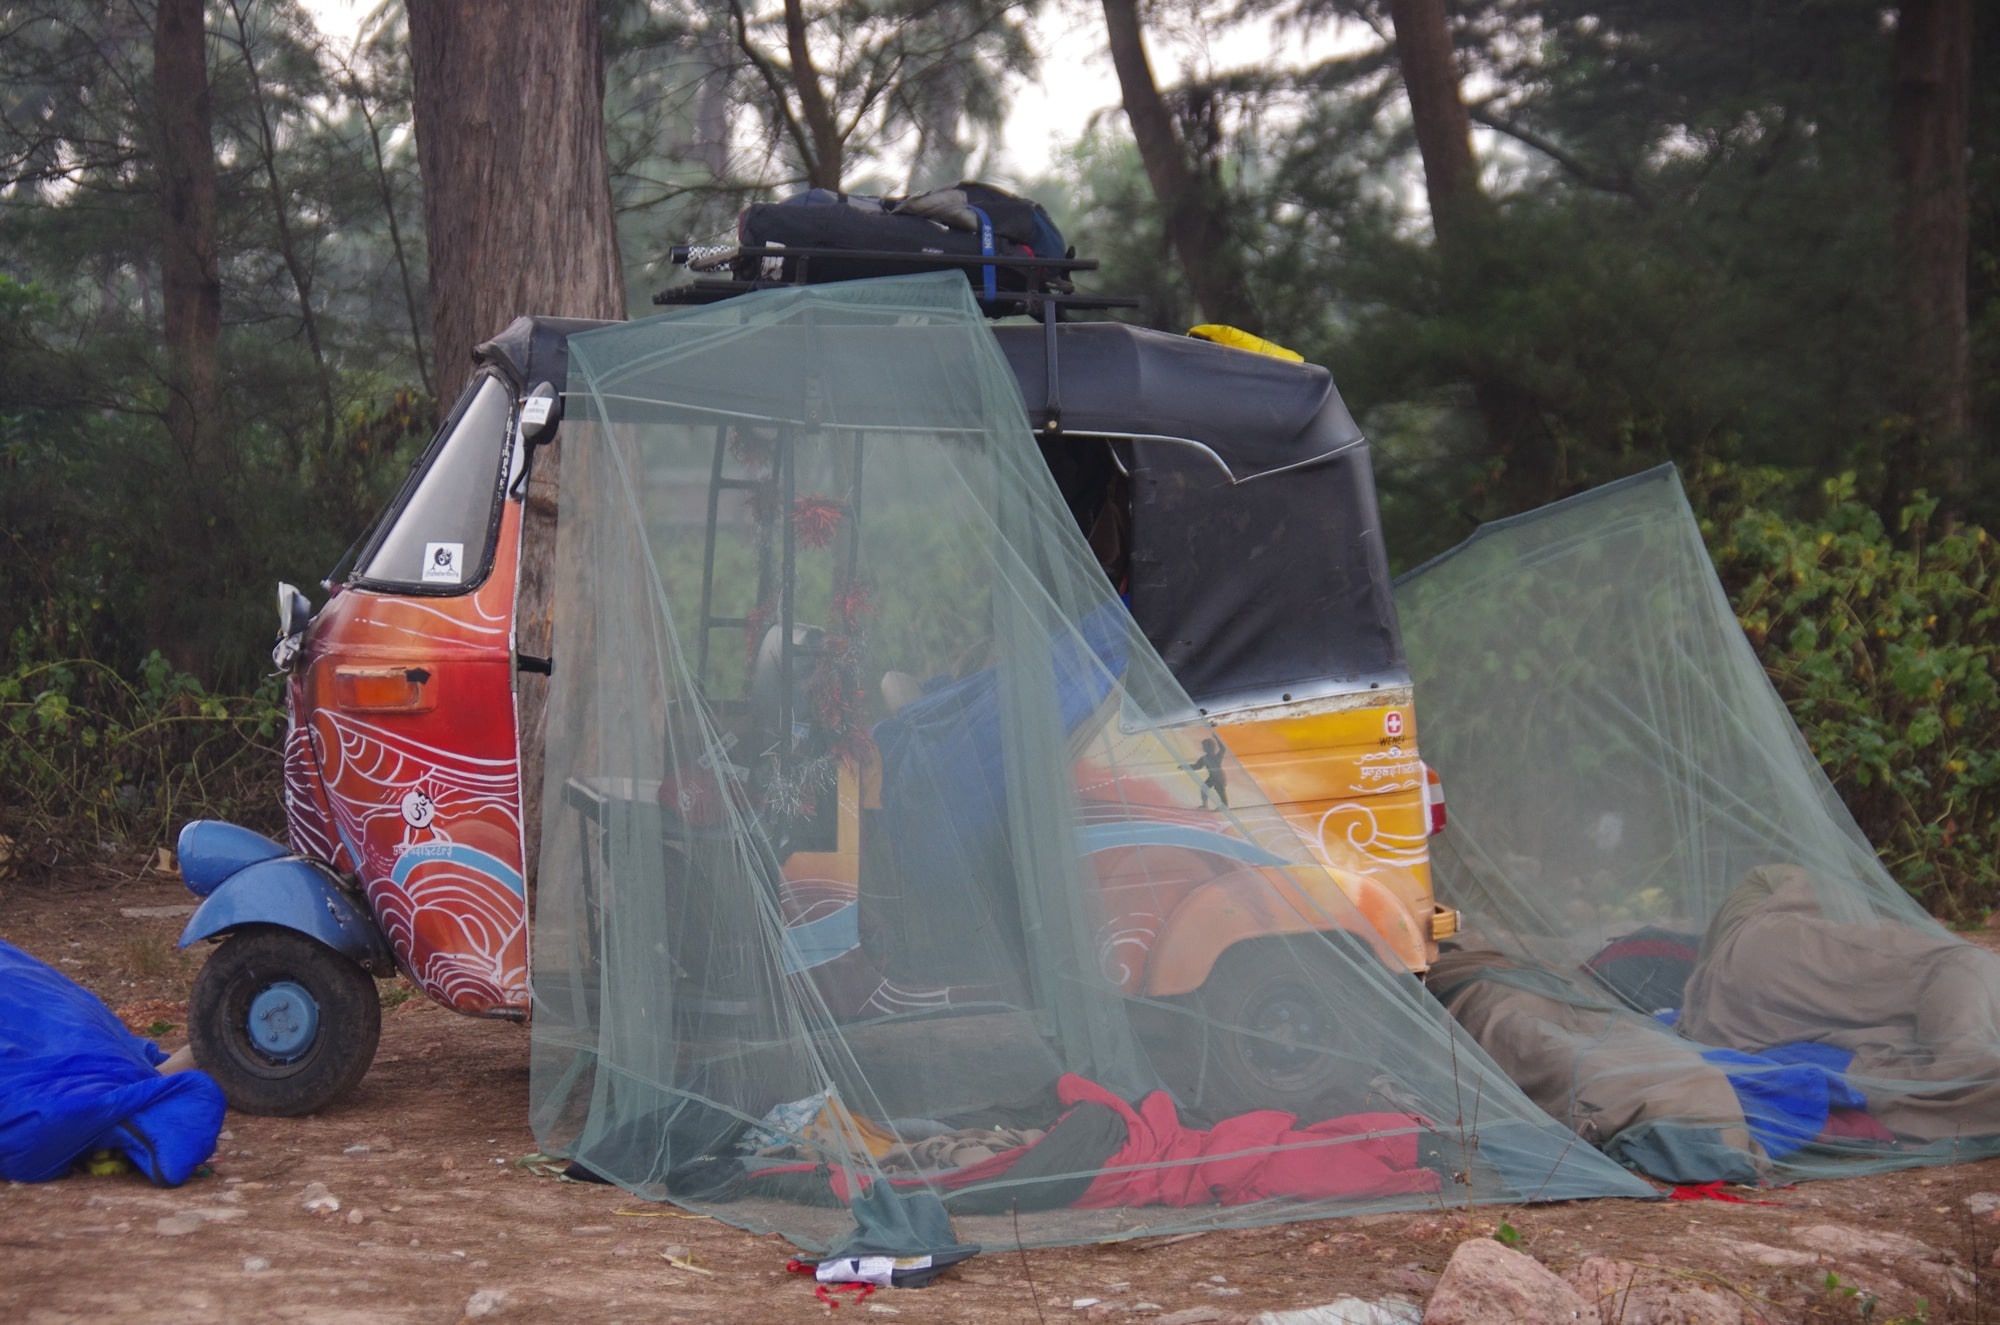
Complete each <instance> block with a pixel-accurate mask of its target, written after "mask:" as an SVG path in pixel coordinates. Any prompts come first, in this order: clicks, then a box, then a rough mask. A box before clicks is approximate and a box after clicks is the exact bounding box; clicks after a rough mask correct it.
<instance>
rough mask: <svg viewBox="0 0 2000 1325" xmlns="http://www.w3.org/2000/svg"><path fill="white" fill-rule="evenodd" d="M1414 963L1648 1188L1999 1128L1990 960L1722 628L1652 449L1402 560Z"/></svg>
mask: <svg viewBox="0 0 2000 1325" xmlns="http://www.w3.org/2000/svg"><path fill="white" fill-rule="evenodd" d="M1397 605H1398V609H1399V611H1400V613H1401V616H1402V621H1403V629H1404V636H1405V639H1406V641H1407V643H1408V648H1409V653H1410V663H1411V669H1412V672H1413V674H1414V675H1415V677H1416V685H1417V693H1418V694H1419V695H1421V696H1422V697H1423V703H1424V718H1425V729H1424V751H1425V754H1426V756H1427V757H1428V758H1429V759H1431V760H1432V761H1433V763H1435V765H1436V766H1437V767H1438V768H1439V769H1440V770H1442V772H1443V775H1444V777H1445V779H1446V783H1447V785H1448V787H1449V788H1450V791H1451V802H1450V805H1451V824H1450V827H1449V828H1448V829H1447V831H1446V833H1445V834H1444V836H1443V837H1442V838H1440V839H1438V841H1439V842H1440V843H1441V844H1442V845H1441V846H1440V847H1437V848H1434V851H1433V868H1434V870H1435V872H1436V878H1437V880H1438V884H1437V886H1438V890H1439V893H1440V896H1441V897H1442V899H1443V900H1445V901H1447V902H1449V903H1451V904H1453V905H1456V906H1458V907H1460V908H1462V910H1463V911H1464V913H1465V925H1464V929H1463V931H1462V933H1461V935H1460V938H1459V941H1458V945H1457V946H1458V949H1459V950H1458V951H1455V952H1451V953H1448V954H1446V955H1445V956H1444V957H1443V958H1442V959H1441V960H1440V961H1439V962H1438V963H1437V965H1436V966H1435V967H1434V968H1433V969H1432V971H1431V972H1430V974H1429V977H1428V980H1429V985H1430V988H1431V990H1432V992H1433V993H1435V994H1436V995H1437V996H1438V997H1439V998H1440V999H1441V1000H1442V1001H1443V1002H1444V1003H1445V1005H1446V1006H1447V1007H1449V1008H1450V1009H1451V1010H1452V1012H1453V1013H1454V1014H1455V1015H1456V1016H1457V1018H1458V1019H1459V1021H1460V1022H1461V1023H1463V1025H1464V1026H1465V1027H1466V1028H1467V1029H1468V1030H1470V1031H1472V1032H1473V1034H1474V1035H1475V1036H1477V1038H1478V1039H1479V1041H1480V1043H1481V1044H1482V1045H1484V1046H1485V1047H1486V1048H1487V1049H1488V1050H1490V1051H1491V1052H1492V1053H1493V1055H1494V1056H1495V1058H1496V1059H1497V1060H1498V1061H1499V1062H1500V1064H1501V1065H1502V1066H1503V1067H1505V1068H1506V1069H1507V1071H1508V1072H1510V1073H1511V1074H1512V1075H1513V1076H1514V1078H1515V1080H1516V1081H1517V1082H1519V1083H1520V1084H1521V1086H1522V1087H1523V1088H1524V1089H1525V1090H1526V1091H1527V1092H1528V1094H1529V1095H1531V1096H1532V1097H1533V1098H1534V1099H1536V1100H1537V1101H1538V1102H1539V1103H1540V1104H1542V1105H1543V1107H1545V1108H1547V1109H1548V1110H1549V1111H1550V1112H1551V1113H1552V1114H1554V1115H1555V1116H1556V1117H1558V1118H1561V1119H1563V1120H1564V1121H1566V1122H1568V1123H1570V1124H1571V1125H1572V1126H1574V1127H1575V1128H1576V1129H1577V1131H1578V1132H1579V1133H1581V1134H1582V1135H1583V1136H1585V1137H1586V1138H1588V1139H1590V1140H1592V1141H1594V1142H1596V1143H1598V1144H1599V1145H1600V1146H1602V1147H1604V1148H1605V1149H1606V1150H1607V1151H1608V1152H1609V1153H1611V1154H1613V1155H1614V1156H1616V1157H1618V1158H1620V1159H1622V1160H1624V1161H1625V1162H1627V1163H1629V1164H1632V1165H1634V1166H1635V1167H1638V1168H1641V1169H1643V1170H1645V1171H1646V1172H1649V1173H1651V1174H1653V1175H1654V1176H1657V1177H1660V1178H1665V1179H1669V1180H1674V1181H1708V1180H1713V1179H1718V1178H1725V1179H1732V1180H1756V1179H1760V1178H1761V1179H1770V1180H1776V1181H1783V1180H1789V1179H1793V1178H1799V1177H1806V1176H1812V1175H1824V1174H1834V1173H1839V1174H1853V1173H1855V1172H1857V1171H1862V1170H1864V1169H1867V1168H1871V1167H1872V1168H1885V1167H1893V1166H1901V1165H1910V1164H1925V1163H1938V1162H1948V1161H1951V1160H1953V1159H1973V1158H1978V1157H1983V1156H1985V1155H1989V1154H1993V1153H1995V1152H1996V1150H2000V1145H1996V1139H2000V958H1996V957H1995V956H1993V955H1992V954H1990V953H1987V952H1985V951H1983V950H1982V949H1979V948H1976V947H1974V946H1972V945H1970V944H1968V943H1965V942H1963V941H1961V940H1959V939H1957V938H1955V937H1953V936H1952V935H1951V934H1949V933H1948V932H1946V931H1945V930H1944V929H1943V928H1942V927H1940V926H1939V925H1938V924H1937V923H1936V922H1935V921H1934V920H1933V919H1931V917H1930V916H1928V915H1927V914H1925V913H1924V911H1923V910H1922V909H1921V908H1920V907H1919V906H1918V905H1917V904H1916V903H1915V902H1914V901H1913V900H1912V899H1911V898H1910V897H1909V895H1908V894H1906V893H1905V892H1904V891H1903V890H1902V889H1901V888H1899V887H1898V886H1897V885H1896V882H1895V880H1894V879H1892V878H1891V877H1890V876H1889V874H1888V872H1887V871H1886V870H1885V869H1884V868H1883V866H1882V864H1881V862H1880V861H1879V859H1878V858H1877V857H1876V855H1875V852H1874V851H1873V850H1872V849H1871V848H1870V847H1869V845H1868V842H1867V841H1866V840H1865V839H1864V838H1863V837H1862V835H1861V833H1860V830H1859V829H1858V828H1857V827H1856V826H1855V823H1854V820H1853V819H1852V817H1851V816H1850V815H1849V814H1848V813H1847V810H1846V808H1845V807H1844V806H1843V805H1842V804H1841V802H1840V799H1839V797H1838V796H1837V795H1836V794H1835V793H1834V790H1833V788H1832V786H1831V785H1830V784H1829V783H1828V781H1827V779H1826V777H1825V775H1824V774H1823V773H1822V772H1821V770H1820V767H1819V764H1818V762H1817V761H1816V760H1815V759H1814V757H1813V753H1812V751H1811V750H1810V749H1809V748H1808V747H1807V745H1806V743H1805V741H1804V740H1803V739H1802V738H1801V736H1800V735H1799V732H1798V729H1797V728H1796V727H1795V726H1794V725H1793V723H1792V720H1791V717H1790V715H1789V714H1788V713H1787V712H1786V709H1785V705H1784V703H1783V701H1782V700H1781V699H1780V698H1779V697H1778V695H1777V693H1776V691H1774V690H1773V689H1772V687H1771V684H1770V682H1769V680H1768V679H1767V678H1766V676H1765V674H1764V670H1763V667H1762V666H1761V665H1760V664H1759V662H1758V660H1757V657H1756V655H1755V654H1754V653H1753V652H1752V651H1751V648H1750V644H1749V642H1748V641H1747V640H1746V639H1745V638H1744V635H1743V633H1742V631H1741V630H1740V629H1739V628H1738V625H1737V622H1736V617H1735V615H1734V613H1733V612H1732V611H1731V608H1730V605H1729V600H1728V598H1727V597H1726V595H1725V594H1724V593H1723V590H1722V586H1721V585H1720V584H1719V583H1718V582H1717V580H1716V577H1715V571H1714V568H1713V566H1712V565H1711V563H1710V561H1709V558H1708V553H1707V550H1706V549H1705V548H1704V546H1703V544H1702V538H1701V531H1700V529H1699V527H1698V526H1697V525H1696V522H1695V519H1694V515H1693V513H1692V511H1690V510H1689V508H1688V504H1687V501H1686V499H1685V497H1684V496H1683V495H1682V492H1681V487H1680V481H1679V479H1678V477H1677V476H1676V474H1675V472H1674V470H1673V469H1672V467H1671V466H1667V467H1663V468H1661V469H1657V470H1654V471H1651V472H1649V473H1646V474H1641V475H1638V476H1636V477H1634V478H1631V479H1627V480H1625V481H1623V482H1620V483H1615V484H1612V485H1610V486H1608V487H1604V488H1600V489H1598V490H1596V491H1594V492H1590V493H1586V494H1584V495H1582V496H1580V497H1576V498H1572V499H1570V500H1568V501H1565V502H1560V503H1557V504H1556V505H1554V506H1550V507H1548V508H1546V509H1544V510H1540V511H1535V512H1533V513H1531V514H1528V515H1524V516H1520V517H1517V518H1515V519H1512V520H1507V521H1502V522H1499V523H1497V524H1493V525H1489V526H1486V527H1485V528H1482V529H1481V530H1480V531H1479V532H1478V534H1477V535H1475V536H1474V537H1473V538H1472V539H1470V540H1469V541H1468V542H1466V543H1465V544H1463V545H1461V546H1460V547H1459V548H1457V549H1456V550H1454V551H1452V552H1450V553H1447V554H1446V555H1445V556H1443V557H1441V558H1439V559H1438V560H1436V561H1434V562H1432V563H1430V564H1429V565H1426V566H1424V567H1421V568H1419V569H1418V570H1416V571H1414V572H1412V573H1411V574H1409V575H1408V576H1406V577H1405V578H1404V579H1403V580H1402V581H1400V582H1399V584H1398V588H1397Z"/></svg>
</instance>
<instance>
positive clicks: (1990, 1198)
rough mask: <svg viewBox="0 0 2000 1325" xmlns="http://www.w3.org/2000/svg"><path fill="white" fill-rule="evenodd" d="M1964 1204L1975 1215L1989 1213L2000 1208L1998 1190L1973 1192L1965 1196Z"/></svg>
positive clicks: (1999, 1193)
mask: <svg viewBox="0 0 2000 1325" xmlns="http://www.w3.org/2000/svg"><path fill="white" fill-rule="evenodd" d="M1965 1204H1966V1208H1967V1209H1969V1210H1971V1211H1972V1213H1973V1214H1975V1215H1990V1214H1992V1213H1993V1212H1994V1211H1995V1210H2000V1192H1974V1193H1973V1194H1972V1195H1970V1196H1968V1197H1966V1198H1965Z"/></svg>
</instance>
